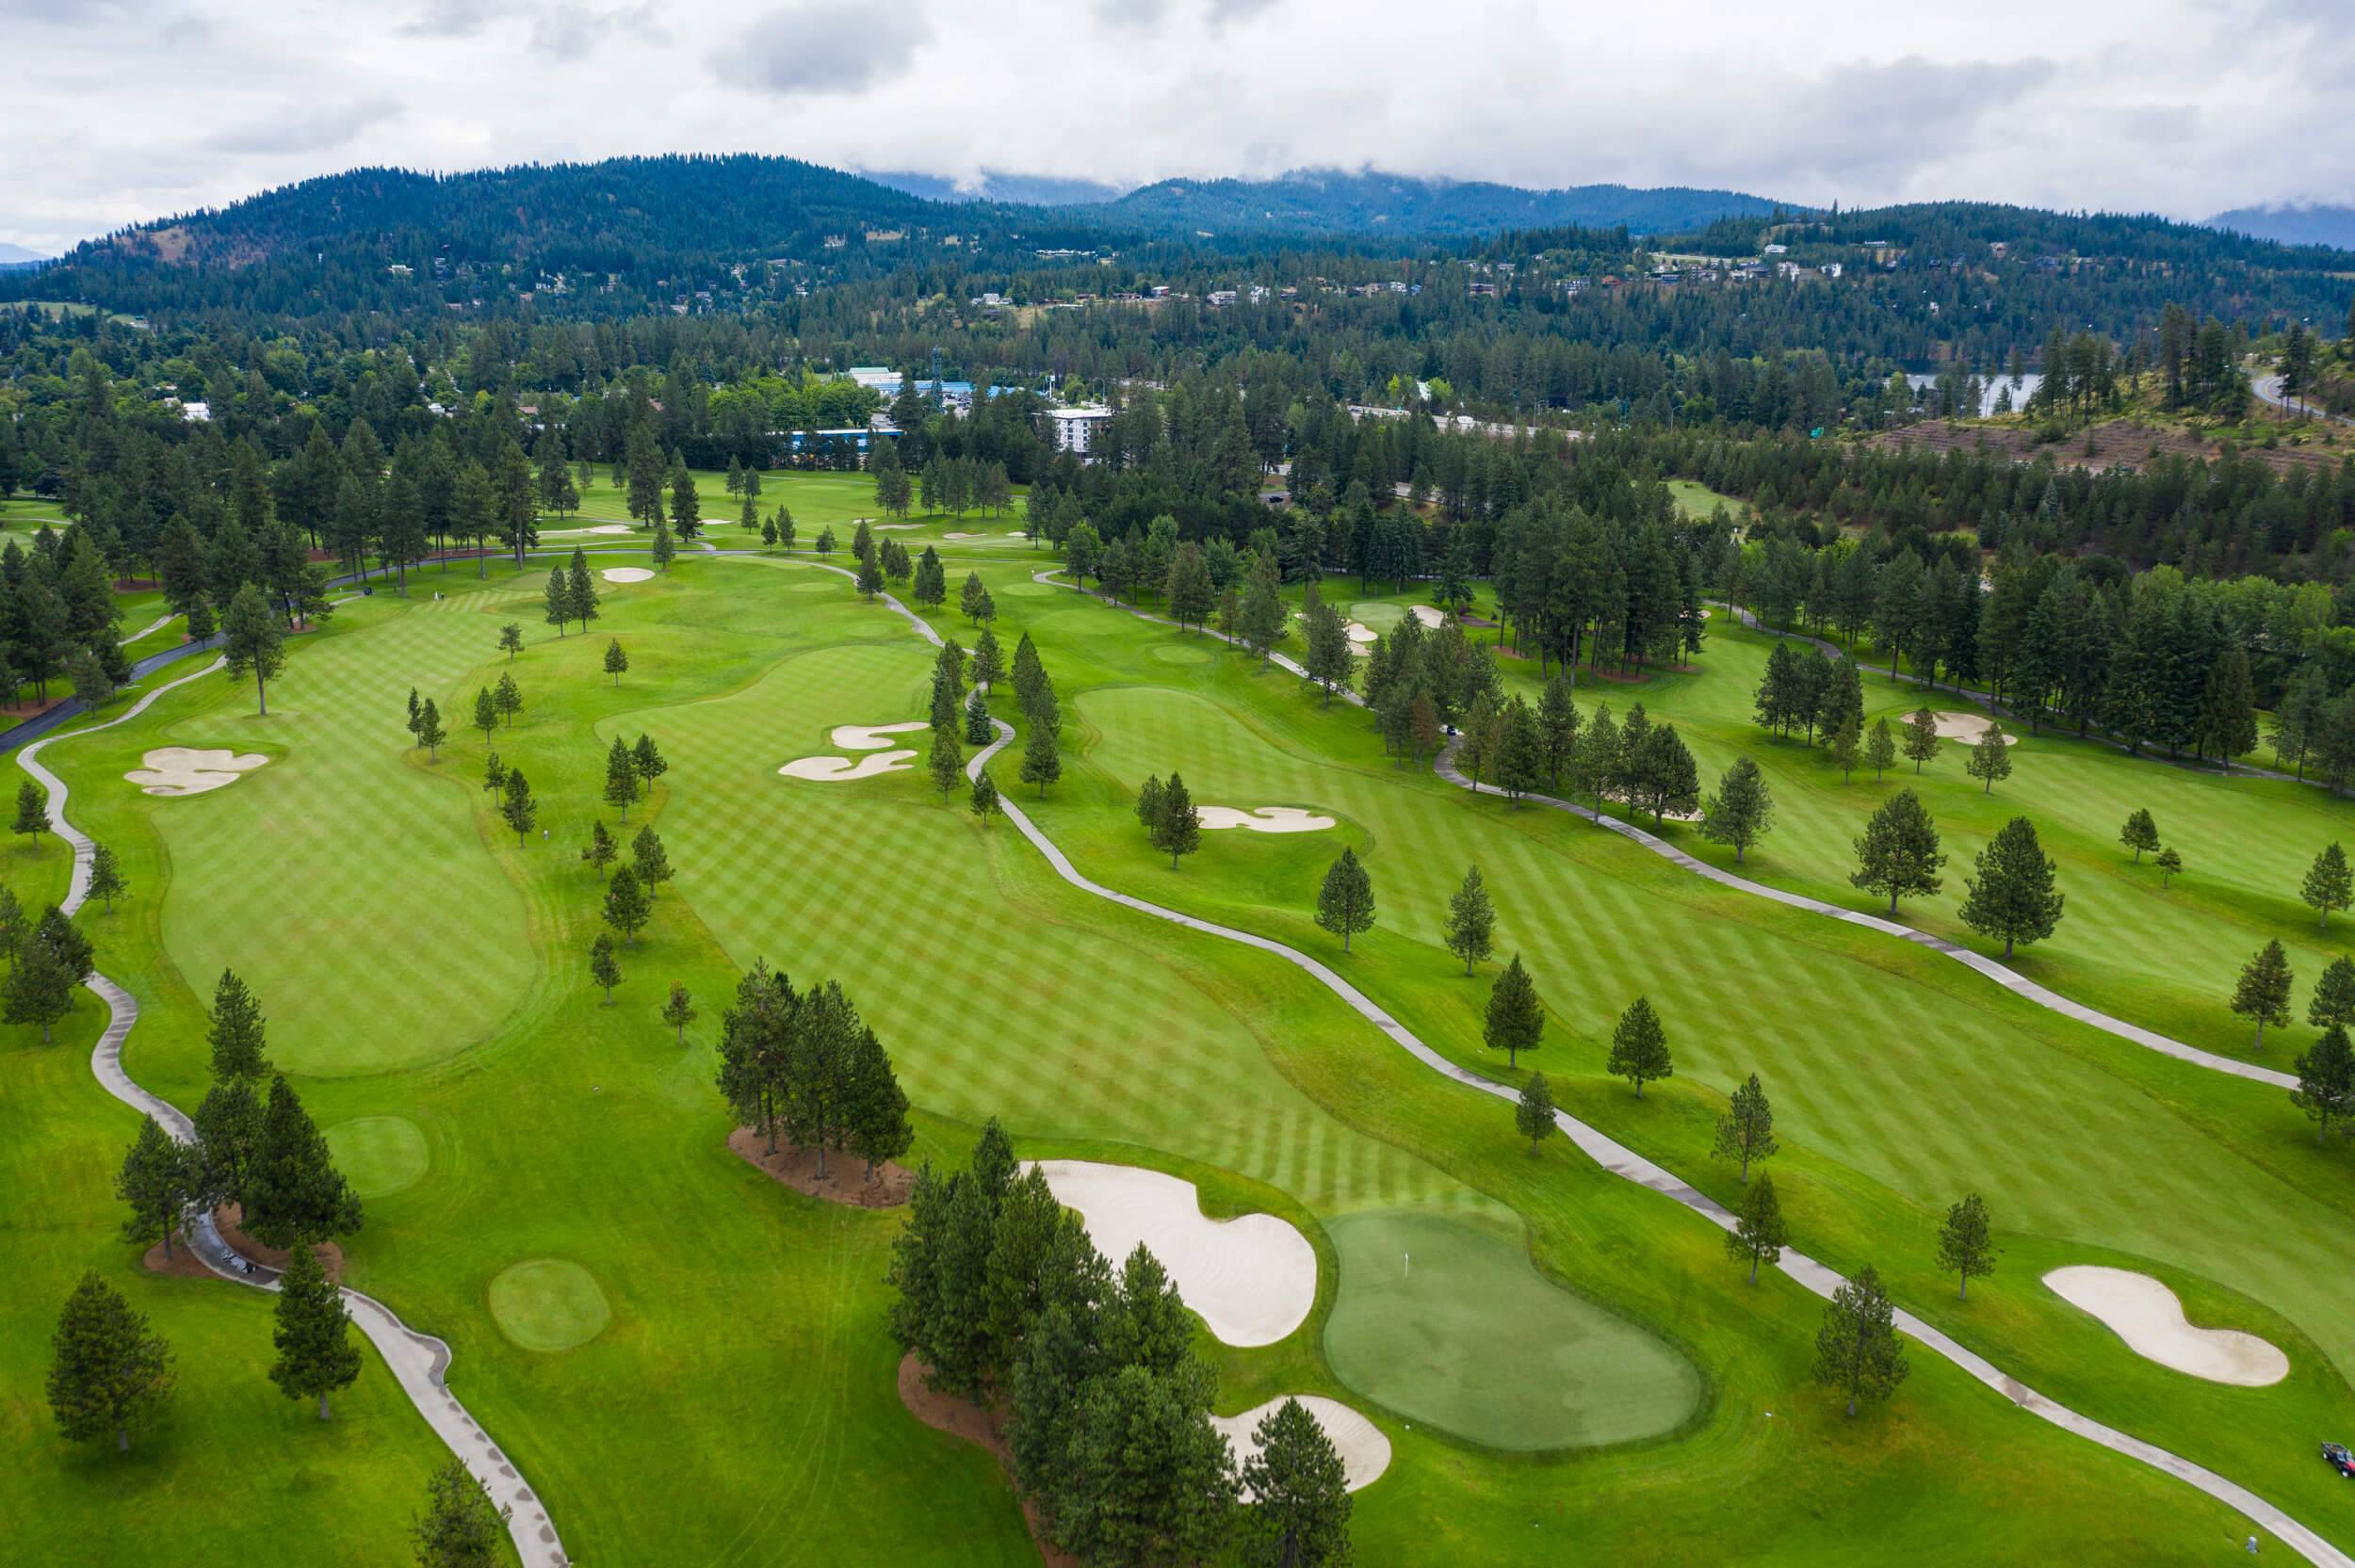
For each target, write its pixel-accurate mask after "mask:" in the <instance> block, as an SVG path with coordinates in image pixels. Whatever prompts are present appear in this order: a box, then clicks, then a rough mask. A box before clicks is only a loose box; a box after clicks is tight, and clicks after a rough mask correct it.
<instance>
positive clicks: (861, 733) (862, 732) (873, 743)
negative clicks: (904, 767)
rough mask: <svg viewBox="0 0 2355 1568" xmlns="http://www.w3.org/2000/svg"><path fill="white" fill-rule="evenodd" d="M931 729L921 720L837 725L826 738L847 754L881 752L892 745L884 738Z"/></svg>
mask: <svg viewBox="0 0 2355 1568" xmlns="http://www.w3.org/2000/svg"><path fill="white" fill-rule="evenodd" d="M931 728H932V726H931V725H930V724H927V723H925V722H924V721H923V720H922V719H910V720H908V721H907V722H906V723H904V724H836V726H835V727H834V730H833V732H832V733H831V734H830V735H829V736H827V737H826V738H827V739H829V740H831V741H833V742H834V743H835V744H836V746H839V747H841V748H842V749H843V750H844V751H846V752H879V751H881V750H883V749H884V748H885V747H886V746H888V745H890V744H891V742H889V741H888V740H885V739H884V738H883V737H884V736H887V735H905V734H906V733H907V732H908V731H910V730H929V729H931Z"/></svg>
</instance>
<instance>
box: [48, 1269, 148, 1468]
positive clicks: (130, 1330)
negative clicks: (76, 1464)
mask: <svg viewBox="0 0 2355 1568" xmlns="http://www.w3.org/2000/svg"><path fill="white" fill-rule="evenodd" d="M49 1346H50V1354H51V1360H50V1364H49V1377H48V1383H47V1392H48V1395H49V1409H50V1413H51V1414H53V1415H55V1416H56V1417H57V1431H58V1432H59V1433H60V1434H61V1435H62V1436H64V1438H65V1439H66V1441H68V1442H70V1443H91V1442H95V1441H97V1440H98V1439H99V1438H102V1437H107V1436H112V1437H113V1438H114V1440H115V1451H116V1452H117V1453H128V1452H130V1451H131V1434H132V1433H133V1432H135V1431H143V1430H144V1429H145V1428H147V1427H148V1426H150V1425H151V1424H153V1423H154V1420H155V1418H156V1417H157V1416H158V1415H160V1414H162V1412H163V1409H164V1407H165V1405H167V1404H168V1403H170V1401H171V1387H172V1378H171V1347H170V1346H168V1345H166V1344H165V1343H164V1341H163V1338H162V1336H161V1335H159V1334H150V1333H149V1332H148V1330H147V1319H146V1317H143V1316H142V1315H140V1314H139V1313H137V1312H134V1311H132V1310H131V1303H130V1302H128V1301H124V1300H123V1299H122V1292H120V1291H118V1290H117V1289H115V1287H114V1286H112V1285H108V1284H107V1283H106V1281H105V1280H104V1279H102V1278H100V1277H99V1275H98V1271H97V1270H96V1269H88V1270H85V1271H84V1273H83V1275H82V1279H81V1283H80V1284H78V1285H75V1286H74V1287H73V1295H71V1296H69V1297H68V1298H66V1303H65V1311H64V1312H63V1313H61V1314H59V1316H58V1318H57V1333H56V1334H53V1335H52V1336H51V1337H50V1341H49Z"/></svg>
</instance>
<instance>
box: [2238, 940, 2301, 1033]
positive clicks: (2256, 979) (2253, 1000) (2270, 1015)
mask: <svg viewBox="0 0 2355 1568" xmlns="http://www.w3.org/2000/svg"><path fill="white" fill-rule="evenodd" d="M2291 983H2292V977H2291V974H2290V958H2289V954H2287V953H2286V952H2284V951H2282V945H2281V944H2280V943H2279V942H2268V943H2266V945H2265V946H2263V947H2260V948H2258V949H2257V956H2256V957H2254V958H2252V959H2250V960H2249V962H2248V963H2247V964H2246V965H2245V966H2243V968H2242V969H2241V972H2240V983H2239V984H2238V985H2236V986H2234V987H2233V1011H2234V1012H2237V1013H2239V1014H2240V1015H2241V1016H2242V1017H2243V1018H2253V1019H2255V1020H2256V1023H2257V1049H2259V1050H2261V1051H2262V1050H2264V1049H2265V1043H2266V1025H2267V1024H2273V1025H2277V1026H2286V1025H2287V1024H2288V1023H2289V1021H2290V986H2291Z"/></svg>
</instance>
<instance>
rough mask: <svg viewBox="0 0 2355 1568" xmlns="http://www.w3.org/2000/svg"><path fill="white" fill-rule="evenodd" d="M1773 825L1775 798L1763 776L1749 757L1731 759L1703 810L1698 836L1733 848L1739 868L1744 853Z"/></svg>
mask: <svg viewBox="0 0 2355 1568" xmlns="http://www.w3.org/2000/svg"><path fill="white" fill-rule="evenodd" d="M1774 825H1775V798H1774V794H1773V792H1772V791H1770V790H1768V789H1767V787H1766V778H1765V775H1764V774H1763V773H1762V772H1760V771H1759V767H1758V764H1757V763H1755V762H1753V761H1751V760H1750V759H1749V758H1748V757H1746V756H1741V757H1736V758H1734V759H1733V766H1732V767H1730V768H1727V769H1726V771H1725V775H1724V776H1723V777H1722V778H1720V779H1719V780H1718V781H1717V793H1716V794H1714V795H1712V796H1711V797H1710V798H1709V800H1708V802H1707V804H1706V805H1705V806H1704V807H1703V808H1702V812H1701V836H1702V837H1703V838H1706V839H1708V840H1710V841H1711V842H1712V843H1714V844H1730V845H1732V846H1733V863H1734V864H1735V865H1741V864H1742V856H1743V854H1744V853H1745V852H1746V850H1747V849H1749V847H1750V846H1751V845H1753V844H1755V843H1757V842H1758V841H1759V840H1760V839H1762V838H1763V837H1765V836H1766V834H1767V832H1769V831H1770V830H1771V829H1772V828H1773V827H1774Z"/></svg>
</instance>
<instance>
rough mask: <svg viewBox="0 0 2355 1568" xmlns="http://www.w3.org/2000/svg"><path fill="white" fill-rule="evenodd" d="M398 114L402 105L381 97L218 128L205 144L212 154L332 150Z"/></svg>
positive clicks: (205, 139) (204, 139)
mask: <svg viewBox="0 0 2355 1568" xmlns="http://www.w3.org/2000/svg"><path fill="white" fill-rule="evenodd" d="M398 113H400V105H398V104H396V103H394V102H393V101H392V100H391V99H389V98H378V99H373V100H370V101H368V102H365V103H359V104H347V105H341V106H339V107H336V108H327V109H319V110H317V111H315V112H313V113H310V114H298V115H285V116H281V117H279V118H276V119H264V120H254V121H247V122H246V123H245V124H243V125H235V126H230V127H228V128H225V129H223V130H219V131H215V132H214V133H213V134H212V135H210V136H208V137H204V138H203V142H202V143H201V145H202V146H203V149H204V150H205V151H206V152H208V153H291V152H297V151H300V150H301V149H304V148H310V149H315V150H317V151H319V152H328V151H331V150H333V149H334V148H337V147H341V146H342V145H343V144H344V143H346V142H348V141H349V140H350V139H351V138H352V137H356V136H358V135H359V134H360V133H361V132H363V131H365V130H366V129H368V128H369V127H370V126H373V125H379V124H382V123H383V122H384V121H388V120H390V119H392V118H393V117H394V116H396V115H398Z"/></svg>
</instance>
